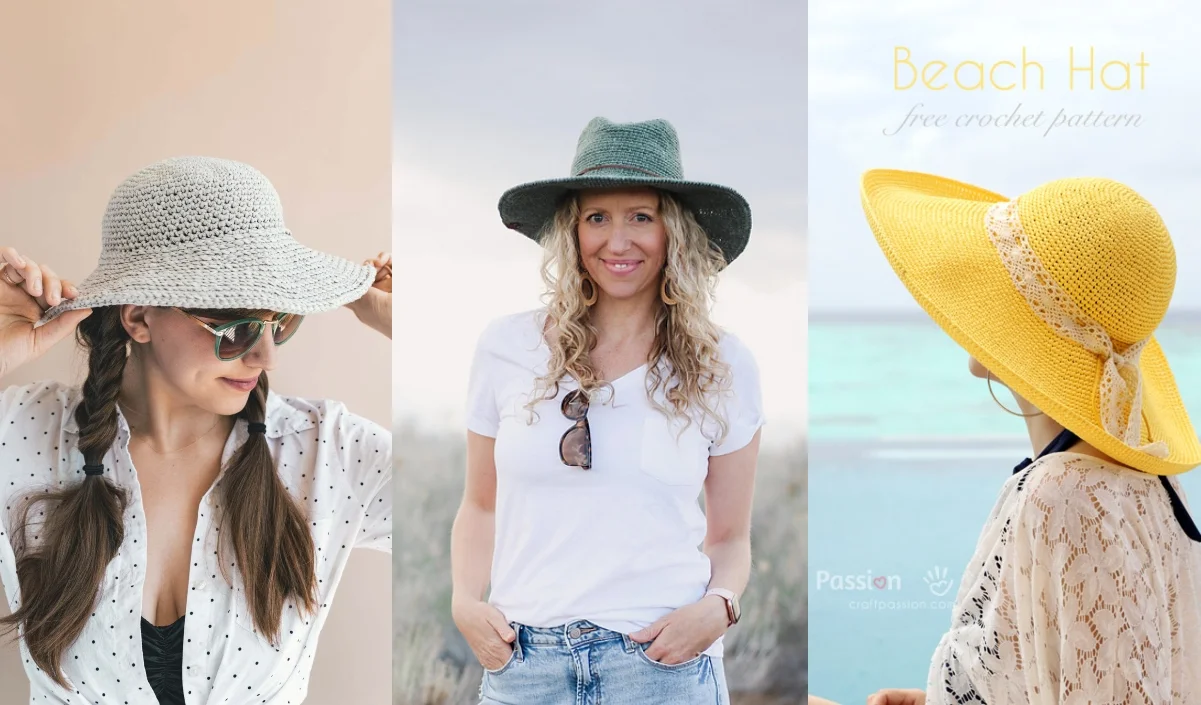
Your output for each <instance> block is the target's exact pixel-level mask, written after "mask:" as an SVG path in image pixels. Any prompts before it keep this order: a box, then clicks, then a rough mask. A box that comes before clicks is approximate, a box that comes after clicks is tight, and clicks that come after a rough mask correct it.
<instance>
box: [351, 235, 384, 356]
mask: <svg viewBox="0 0 1201 705" xmlns="http://www.w3.org/2000/svg"><path fill="white" fill-rule="evenodd" d="M363 264H369V265H371V266H372V267H375V283H374V284H372V285H371V288H370V289H368V290H367V293H366V294H363V296H362V297H361V298H359V299H358V300H357V301H352V302H350V303H348V304H346V308H349V309H350V310H351V311H353V312H354V315H355V317H356V318H358V319H359V320H360V321H362V322H363V323H366V324H367V325H368V326H370V327H371V328H373V329H375V330H377V331H379V332H381V333H383V334H384V335H386V336H388V338H389V339H391V338H392V255H390V254H388V253H387V252H381V253H379V254H378V255H376V256H375V257H373V258H371V259H369V260H367V261H366V262H364V263H363Z"/></svg>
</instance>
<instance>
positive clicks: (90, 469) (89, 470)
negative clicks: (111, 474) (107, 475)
mask: <svg viewBox="0 0 1201 705" xmlns="http://www.w3.org/2000/svg"><path fill="white" fill-rule="evenodd" d="M83 474H84V475H88V476H89V477H90V476H92V475H103V474H104V465H103V464H101V465H86V464H85V465H84V466H83Z"/></svg>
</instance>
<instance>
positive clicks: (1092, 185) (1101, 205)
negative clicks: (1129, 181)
mask: <svg viewBox="0 0 1201 705" xmlns="http://www.w3.org/2000/svg"><path fill="white" fill-rule="evenodd" d="M1018 216H1019V218H1020V221H1021V227H1022V229H1023V230H1024V231H1025V234H1026V236H1027V237H1028V238H1029V242H1030V247H1031V249H1032V250H1033V251H1034V252H1035V254H1036V255H1037V256H1038V258H1039V260H1040V261H1041V263H1042V267H1043V268H1044V269H1045V270H1046V272H1047V273H1048V274H1049V275H1050V276H1051V277H1052V278H1053V279H1054V280H1055V282H1056V283H1057V284H1058V285H1059V287H1060V288H1061V289H1062V290H1063V292H1064V293H1065V294H1066V295H1067V296H1068V297H1070V298H1071V300H1072V301H1073V302H1074V303H1075V304H1076V306H1077V307H1079V309H1080V310H1081V311H1082V312H1083V313H1084V314H1086V315H1087V316H1089V318H1091V319H1092V320H1093V321H1096V323H1097V324H1099V325H1100V326H1102V327H1103V328H1105V330H1106V332H1107V333H1108V334H1109V336H1110V337H1111V338H1112V339H1113V341H1114V342H1115V344H1117V345H1119V346H1122V345H1129V344H1132V343H1136V342H1138V341H1140V340H1143V339H1145V338H1147V337H1148V336H1150V335H1151V334H1152V332H1154V330H1155V329H1156V328H1157V327H1158V326H1159V324H1160V322H1161V321H1162V320H1163V317H1164V314H1165V313H1166V312H1167V309H1168V303H1169V302H1170V300H1171V298H1172V292H1173V289H1174V288H1175V282H1176V255H1175V249H1174V248H1173V246H1172V239H1171V236H1170V235H1169V234H1168V229H1167V227H1166V226H1165V225H1164V222H1163V220H1162V219H1161V218H1160V216H1159V214H1158V213H1157V212H1156V211H1155V208H1154V207H1152V205H1151V204H1150V203H1148V202H1147V201H1146V200H1145V199H1144V198H1143V197H1142V196H1140V195H1139V194H1138V193H1136V192H1135V191H1134V190H1133V189H1131V188H1130V187H1128V186H1125V185H1124V184H1121V183H1118V182H1116V181H1112V180H1109V179H1101V178H1070V179H1059V180H1057V181H1052V182H1050V183H1047V184H1043V185H1042V186H1039V187H1037V188H1035V189H1033V190H1031V191H1029V192H1027V193H1026V194H1024V195H1022V196H1021V197H1020V198H1019V199H1018Z"/></svg>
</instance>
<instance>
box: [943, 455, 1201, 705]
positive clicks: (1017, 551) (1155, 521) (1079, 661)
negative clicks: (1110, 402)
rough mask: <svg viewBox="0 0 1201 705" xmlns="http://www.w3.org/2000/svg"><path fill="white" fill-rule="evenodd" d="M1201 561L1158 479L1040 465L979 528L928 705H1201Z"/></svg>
mask: <svg viewBox="0 0 1201 705" xmlns="http://www.w3.org/2000/svg"><path fill="white" fill-rule="evenodd" d="M1173 482H1174V481H1173ZM1174 486H1175V488H1176V490H1177V491H1178V492H1179V491H1180V488H1179V485H1174ZM1181 495H1182V497H1183V493H1181ZM1199 565H1201V544H1197V543H1194V542H1192V541H1191V540H1189V539H1188V538H1187V536H1185V534H1184V533H1183V531H1182V530H1181V529H1180V526H1179V525H1178V523H1177V521H1176V519H1175V517H1174V515H1173V512H1172V507H1171V503H1170V501H1169V499H1168V496H1167V493H1166V492H1164V488H1163V487H1162V485H1160V481H1159V479H1158V478H1157V477H1155V476H1151V475H1146V474H1143V473H1139V472H1136V471H1132V470H1129V469H1126V468H1121V467H1117V466H1113V465H1109V464H1107V463H1105V462H1103V461H1100V460H1098V459H1096V458H1092V457H1089V456H1084V455H1079V454H1075V453H1056V454H1052V455H1048V456H1046V457H1045V458H1042V459H1040V460H1038V461H1036V462H1035V463H1034V464H1032V465H1031V466H1030V467H1028V468H1027V469H1026V470H1025V471H1023V472H1022V473H1021V474H1019V475H1017V476H1014V477H1013V478H1012V479H1011V480H1010V481H1009V482H1008V483H1007V484H1006V485H1005V488H1004V490H1003V491H1002V493H1001V497H1000V499H999V500H998V502H997V504H996V506H995V508H994V509H993V512H992V514H991V516H990V517H989V520H988V522H987V523H986V525H985V527H984V530H983V533H982V534H981V536H980V541H979V544H978V545H977V548H976V553H975V555H974V556H973V558H972V561H971V563H970V564H969V566H968V568H967V571H966V573H965V575H964V577H963V580H962V581H961V583H960V587H959V592H958V596H957V598H956V603H955V605H956V606H955V611H954V618H953V621H952V626H951V629H950V630H949V631H948V632H947V633H946V635H944V636H943V638H942V640H941V641H940V642H939V644H938V647H937V649H936V651H935V653H934V658H933V661H932V662H931V665H930V672H929V678H928V681H927V703H929V705H942V704H950V703H956V704H960V705H962V704H963V703H988V704H989V705H1007V704H1010V703H1040V704H1046V705H1050V704H1052V703H1054V704H1056V705H1061V704H1062V705H1066V704H1071V705H1076V704H1081V705H1083V704H1085V703H1091V704H1093V705H1099V704H1101V703H1138V704H1155V705H1168V704H1179V703H1196V702H1201V599H1199V595H1201V593H1199V592H1198V590H1199V589H1201V581H1199V579H1198V575H1199V571H1198V566H1199Z"/></svg>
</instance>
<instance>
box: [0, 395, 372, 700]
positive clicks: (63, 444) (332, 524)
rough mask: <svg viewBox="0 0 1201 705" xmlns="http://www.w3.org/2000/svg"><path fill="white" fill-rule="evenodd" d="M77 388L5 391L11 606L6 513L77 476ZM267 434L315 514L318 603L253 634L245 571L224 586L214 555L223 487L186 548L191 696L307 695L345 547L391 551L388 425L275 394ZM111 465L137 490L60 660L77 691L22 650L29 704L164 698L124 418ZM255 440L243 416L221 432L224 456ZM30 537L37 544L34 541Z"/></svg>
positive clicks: (3, 541)
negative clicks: (150, 677)
mask: <svg viewBox="0 0 1201 705" xmlns="http://www.w3.org/2000/svg"><path fill="white" fill-rule="evenodd" d="M79 398H80V392H79V390H78V389H77V388H73V387H68V386H66V385H62V384H59V383H56V382H39V383H36V384H31V385H27V386H21V387H9V388H8V389H5V390H4V391H3V392H2V393H0V507H2V508H3V510H4V511H3V514H0V581H2V582H3V583H4V588H5V591H6V594H7V597H8V601H9V606H10V607H11V608H12V609H14V610H15V609H16V608H17V607H18V606H19V605H20V595H19V594H18V590H17V573H16V564H15V557H14V555H13V548H12V537H11V530H12V521H13V516H12V510H13V509H14V508H15V507H16V505H17V502H18V501H19V499H20V498H21V497H23V496H25V495H27V494H28V493H29V492H30V491H39V490H41V489H44V488H47V487H53V488H60V487H65V486H69V485H71V484H74V483H78V482H82V481H83V478H84V474H83V455H82V454H81V453H80V452H79V450H78V449H77V448H76V446H77V444H78V440H79V428H78V426H77V424H76V422H75V419H74V413H73V412H74V409H75V406H76V404H77V403H78V401H79ZM265 424H266V427H267V432H266V437H267V442H268V444H269V445H270V448H271V454H272V456H273V457H274V458H275V459H276V465H277V468H278V472H279V475H280V478H281V479H282V481H283V483H284V485H285V486H286V487H287V488H288V490H289V491H290V492H291V493H292V494H293V496H294V497H295V498H296V500H297V502H298V503H299V504H300V506H301V507H302V508H303V509H304V510H305V511H307V512H308V514H309V523H310V528H311V530H312V534H313V540H314V542H315V545H316V567H317V591H318V593H317V604H318V608H317V611H316V613H315V614H312V615H304V614H301V613H299V612H298V610H297V609H296V608H295V607H294V606H291V605H289V606H287V607H285V608H284V614H283V621H282V629H281V633H280V641H279V643H278V644H274V645H273V644H271V643H270V642H269V641H267V639H266V638H264V637H262V636H260V635H259V634H258V633H256V631H255V626H254V619H253V617H252V616H251V615H250V613H249V611H248V609H247V604H246V601H245V598H244V595H243V592H242V586H241V581H240V578H238V577H237V571H236V570H235V571H230V575H231V579H232V580H233V581H234V584H233V585H230V584H229V583H228V582H226V580H225V579H224V577H223V576H222V573H221V570H220V568H219V565H218V560H219V559H218V556H217V525H216V524H215V523H214V514H215V513H216V512H219V511H220V503H219V501H218V496H219V492H217V490H216V487H217V485H219V484H220V482H221V478H220V477H218V478H217V482H216V484H215V485H214V488H212V489H210V490H209V492H208V493H206V494H205V496H204V499H203V500H201V504H200V510H199V513H198V514H197V522H196V534H195V537H194V543H193V546H192V565H191V569H190V574H189V576H188V577H189V588H188V590H189V592H188V601H187V613H186V615H185V616H186V619H185V621H184V625H185V633H184V650H183V689H184V694H185V696H186V698H187V702H188V703H205V704H207V705H219V704H221V703H270V704H271V705H288V704H292V705H299V703H301V702H302V701H303V700H304V698H305V694H306V693H307V691H308V679H309V673H310V670H311V668H312V664H313V656H314V654H315V653H316V650H317V637H318V634H319V633H320V631H321V627H322V625H323V624H324V623H325V618H326V616H327V615H328V613H329V607H330V602H331V600H332V598H333V595H334V589H335V587H337V585H338V581H339V579H340V578H341V576H342V571H343V569H344V568H345V566H346V561H347V558H348V557H349V555H350V551H351V549H354V548H374V549H377V550H381V551H388V552H391V550H392V434H391V433H390V432H388V431H387V430H386V429H384V428H383V427H382V426H380V425H378V424H376V423H374V422H372V421H369V420H367V419H364V418H362V417H359V416H356V415H354V414H352V413H350V412H349V411H347V410H346V408H345V406H343V405H342V404H340V403H338V402H331V401H314V400H305V399H298V398H291V397H284V396H279V395H276V394H275V393H271V394H269V395H268V400H267V418H266V419H265ZM118 426H119V430H118V433H117V439H116V442H115V443H114V444H113V448H112V449H111V450H110V451H109V452H108V454H107V455H106V456H105V458H104V467H105V469H104V474H105V476H106V477H107V478H108V479H109V480H111V481H112V482H113V483H115V484H116V485H118V486H120V487H123V488H125V489H126V490H127V492H128V494H129V500H130V501H129V505H128V508H127V509H126V512H125V541H124V543H123V544H122V545H121V548H120V550H119V551H118V553H117V556H116V558H114V559H113V561H112V562H111V563H110V564H109V565H108V570H107V573H106V575H105V578H104V582H103V584H102V585H101V587H100V591H99V594H98V596H97V603H96V607H95V611H94V613H93V614H92V618H91V619H90V620H89V621H88V623H87V626H86V627H85V628H84V631H83V633H82V635H81V636H80V638H79V640H78V641H76V643H75V644H74V645H72V646H71V647H70V648H69V649H68V650H67V651H66V654H65V655H64V658H63V672H64V673H65V675H66V677H67V679H68V681H69V682H70V684H71V686H72V688H71V689H70V690H64V689H63V688H62V687H60V686H58V685H56V684H55V683H54V682H53V681H52V680H51V679H50V678H49V676H47V674H46V673H44V672H43V671H42V670H41V669H39V668H38V667H37V666H36V665H35V664H34V663H33V661H32V660H31V659H30V658H29V652H28V651H27V649H26V648H25V644H24V643H22V644H21V656H22V659H23V660H24V662H25V672H26V673H27V674H28V676H29V679H30V683H31V699H30V702H31V703H39V704H40V703H70V704H71V705H84V704H89V705H91V704H94V703H104V704H106V705H107V704H109V703H117V704H118V705H120V704H121V703H127V704H128V705H157V702H158V701H157V700H156V699H155V696H154V693H153V691H152V690H151V688H150V684H149V683H148V682H147V681H146V673H145V668H144V664H143V663H142V641H141V617H142V585H143V583H144V582H145V577H146V522H145V518H144V515H143V512H142V495H141V492H140V490H139V485H138V478H137V472H136V471H135V469H134V467H133V463H132V462H131V459H130V455H129V426H128V425H127V424H126V422H125V419H124V417H120V418H119V422H118ZM246 438H247V426H246V423H245V422H244V421H238V422H237V424H236V425H235V427H234V430H233V432H232V433H231V434H230V437H229V439H228V440H227V441H226V444H225V450H224V453H223V456H222V463H223V464H224V463H225V462H227V461H228V460H229V458H230V456H231V455H232V454H233V452H234V451H235V450H236V449H237V448H238V446H240V445H241V444H242V443H243V442H244V441H245V440H246ZM35 540H36V539H35Z"/></svg>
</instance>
